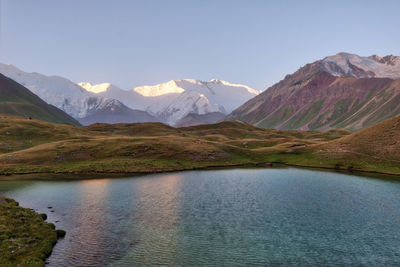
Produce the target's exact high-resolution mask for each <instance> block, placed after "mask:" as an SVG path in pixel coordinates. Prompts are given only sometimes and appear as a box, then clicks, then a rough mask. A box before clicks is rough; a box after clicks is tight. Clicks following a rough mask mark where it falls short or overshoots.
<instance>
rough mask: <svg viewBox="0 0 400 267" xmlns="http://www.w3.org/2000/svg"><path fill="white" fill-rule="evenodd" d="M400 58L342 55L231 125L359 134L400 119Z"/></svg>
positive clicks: (284, 85)
mask: <svg viewBox="0 0 400 267" xmlns="http://www.w3.org/2000/svg"><path fill="white" fill-rule="evenodd" d="M399 78H400V57H396V56H386V57H379V56H376V55H374V56H370V57H360V56H357V55H354V54H348V53H339V54H337V55H334V56H330V57H326V58H324V59H322V60H318V61H316V62H314V63H311V64H307V65H305V66H304V67H302V68H300V69H299V70H298V71H296V72H295V73H293V74H291V75H287V76H286V77H285V78H284V79H283V80H282V81H280V82H278V83H276V84H275V85H273V86H271V87H270V88H268V89H267V90H266V91H264V92H263V93H261V94H259V95H258V96H256V97H254V98H253V99H251V100H249V101H248V102H246V103H245V104H243V105H242V106H240V107H239V108H237V109H236V110H234V111H233V112H232V113H231V114H230V115H228V116H227V118H226V120H241V121H244V122H248V123H251V124H253V125H255V126H258V127H263V128H276V129H300V130H327V129H333V128H344V129H348V130H352V131H357V130H360V129H363V128H366V127H368V126H371V125H374V124H376V123H379V122H381V121H384V120H385V119H388V118H391V117H394V116H396V115H398V114H400V80H399Z"/></svg>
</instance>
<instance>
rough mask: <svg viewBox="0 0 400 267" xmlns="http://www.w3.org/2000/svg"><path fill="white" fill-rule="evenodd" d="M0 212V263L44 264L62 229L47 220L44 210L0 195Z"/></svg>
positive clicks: (12, 264) (16, 264)
mask: <svg viewBox="0 0 400 267" xmlns="http://www.w3.org/2000/svg"><path fill="white" fill-rule="evenodd" d="M0 211H1V212H0V219H1V220H0V228H1V229H2V233H1V236H2V238H3V239H2V242H1V246H0V252H1V253H0V262H1V263H2V264H4V265H5V266H44V265H45V261H46V259H47V258H48V257H49V256H50V255H51V253H52V251H53V248H54V246H55V245H56V243H57V241H58V239H59V238H63V237H64V236H65V231H64V230H60V229H56V226H55V225H54V224H53V223H50V222H47V221H46V220H47V215H46V214H45V213H37V212H36V211H34V210H32V209H30V208H25V207H21V206H20V205H19V203H18V202H17V201H16V200H14V199H11V198H8V197H2V196H1V197H0Z"/></svg>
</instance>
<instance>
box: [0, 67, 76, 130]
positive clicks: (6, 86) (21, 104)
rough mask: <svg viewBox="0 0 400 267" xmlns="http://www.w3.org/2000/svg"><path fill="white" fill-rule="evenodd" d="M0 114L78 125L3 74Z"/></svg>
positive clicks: (0, 84) (1, 75)
mask: <svg viewBox="0 0 400 267" xmlns="http://www.w3.org/2000/svg"><path fill="white" fill-rule="evenodd" d="M0 114H6V115H18V116H23V117H31V118H35V119H38V120H44V121H49V122H54V123H62V124H70V125H79V122H77V121H76V120H75V119H73V118H72V117H70V116H69V115H68V114H66V113H65V112H63V111H62V110H60V109H58V108H56V107H54V106H52V105H49V104H47V103H46V102H44V101H43V100H42V99H40V98H39V97H38V96H37V95H35V94H34V93H32V92H31V91H29V90H28V89H27V88H25V87H24V86H22V85H20V84H19V83H17V82H15V81H14V80H12V79H10V78H7V77H6V76H4V75H3V74H0Z"/></svg>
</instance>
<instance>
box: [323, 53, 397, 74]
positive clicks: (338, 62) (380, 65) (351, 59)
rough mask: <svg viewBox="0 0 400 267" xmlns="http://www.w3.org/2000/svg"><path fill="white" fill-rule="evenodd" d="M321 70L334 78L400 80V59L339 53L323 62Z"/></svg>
mask: <svg viewBox="0 0 400 267" xmlns="http://www.w3.org/2000/svg"><path fill="white" fill-rule="evenodd" d="M320 64H321V68H322V69H323V70H324V71H326V72H328V73H329V74H331V75H333V76H340V77H341V76H353V77H355V78H373V77H375V78H391V79H399V78H400V57H398V56H393V55H389V56H385V57H380V56H377V55H372V56H370V57H361V56H358V55H354V54H349V53H338V54H336V55H334V56H329V57H326V58H324V59H323V60H321V63H320Z"/></svg>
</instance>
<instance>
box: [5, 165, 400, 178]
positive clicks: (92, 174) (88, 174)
mask: <svg viewBox="0 0 400 267" xmlns="http://www.w3.org/2000/svg"><path fill="white" fill-rule="evenodd" d="M269 163H271V164H272V166H269V167H267V166H266V162H264V163H242V164H227V165H226V164H221V165H211V166H204V167H199V166H193V167H188V168H175V169H165V170H153V171H138V172H118V171H109V172H107V171H82V172H80V171H73V172H23V173H11V174H0V182H1V181H18V180H29V181H34V180H36V181H41V180H42V181H52V180H64V181H65V180H71V181H74V180H87V179H112V178H128V177H134V176H142V175H149V174H159V173H171V172H180V171H195V170H216V169H234V168H261V169H273V168H279V167H281V168H282V167H294V168H303V169H310V170H321V171H330V172H332V171H333V172H337V173H343V174H353V175H359V176H368V175H373V176H374V175H384V176H387V178H392V179H396V180H397V179H400V173H391V172H384V171H372V170H362V169H352V170H351V171H349V170H348V169H344V168H342V169H337V168H333V167H328V166H311V165H299V164H293V163H284V162H269ZM50 177H52V178H50ZM377 178H379V177H377Z"/></svg>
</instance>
